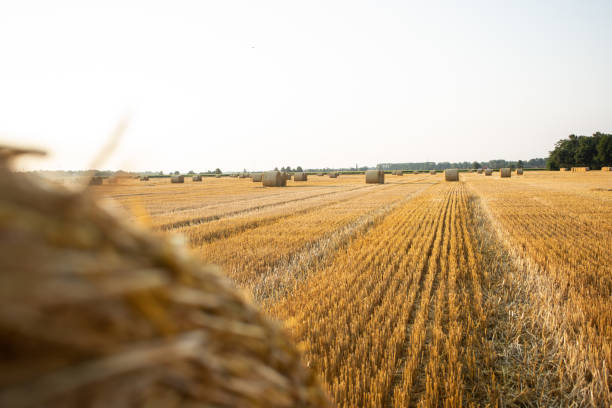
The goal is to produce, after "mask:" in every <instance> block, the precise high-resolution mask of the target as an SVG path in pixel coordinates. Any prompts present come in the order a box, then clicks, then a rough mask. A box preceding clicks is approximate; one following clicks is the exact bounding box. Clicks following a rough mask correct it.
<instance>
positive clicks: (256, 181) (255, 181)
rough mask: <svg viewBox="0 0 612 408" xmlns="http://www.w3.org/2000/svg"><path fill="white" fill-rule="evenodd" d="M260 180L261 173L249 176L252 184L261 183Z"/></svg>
mask: <svg viewBox="0 0 612 408" xmlns="http://www.w3.org/2000/svg"><path fill="white" fill-rule="evenodd" d="M262 178H263V175H262V174H261V173H252V174H251V179H252V180H253V183H261V180H262Z"/></svg>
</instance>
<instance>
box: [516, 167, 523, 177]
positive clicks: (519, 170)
mask: <svg viewBox="0 0 612 408" xmlns="http://www.w3.org/2000/svg"><path fill="white" fill-rule="evenodd" d="M516 175H517V176H522V175H523V169H521V168H520V167H519V168H518V169H516Z"/></svg>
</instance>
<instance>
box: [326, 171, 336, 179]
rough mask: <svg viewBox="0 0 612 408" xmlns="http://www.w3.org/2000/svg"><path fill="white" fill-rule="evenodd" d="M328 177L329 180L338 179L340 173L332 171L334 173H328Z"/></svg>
mask: <svg viewBox="0 0 612 408" xmlns="http://www.w3.org/2000/svg"><path fill="white" fill-rule="evenodd" d="M328 176H329V178H336V177H338V173H337V172H335V171H332V172H330V173H328Z"/></svg>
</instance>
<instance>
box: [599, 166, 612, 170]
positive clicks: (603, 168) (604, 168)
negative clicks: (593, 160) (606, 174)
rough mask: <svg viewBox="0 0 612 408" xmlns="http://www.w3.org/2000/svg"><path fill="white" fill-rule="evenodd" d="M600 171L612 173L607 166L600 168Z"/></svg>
mask: <svg viewBox="0 0 612 408" xmlns="http://www.w3.org/2000/svg"><path fill="white" fill-rule="evenodd" d="M601 171H612V167H608V166H606V167H602V168H601Z"/></svg>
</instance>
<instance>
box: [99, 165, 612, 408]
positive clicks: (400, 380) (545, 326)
mask: <svg viewBox="0 0 612 408" xmlns="http://www.w3.org/2000/svg"><path fill="white" fill-rule="evenodd" d="M187 180H188V181H187V182H186V183H185V184H183V185H170V184H169V183H168V181H167V180H157V181H155V182H150V183H139V182H138V181H132V180H130V181H127V182H125V184H123V185H122V184H116V185H108V186H107V185H104V186H102V187H95V188H94V189H95V191H97V192H98V193H99V194H101V195H103V196H104V197H110V198H113V199H114V200H115V202H116V203H117V205H119V206H122V207H124V208H126V209H128V211H130V212H132V214H133V218H134V220H135V222H141V223H147V224H149V225H151V226H152V227H153V228H154V229H157V230H159V231H162V232H164V233H175V232H176V233H181V234H182V235H183V236H185V237H186V239H187V240H188V241H189V242H190V243H191V245H192V247H193V250H194V252H195V254H196V255H197V256H199V257H200V258H201V259H202V260H203V261H204V262H210V263H216V264H219V265H220V266H221V267H222V268H223V270H224V272H225V273H226V274H227V275H228V276H229V277H230V278H231V279H232V280H233V281H234V282H235V283H236V285H238V286H240V287H242V288H244V289H245V290H246V291H247V292H248V293H250V294H251V296H253V297H254V299H255V300H256V301H257V302H259V303H260V304H261V306H262V307H263V308H264V309H265V310H267V312H268V313H269V314H271V315H272V316H274V317H276V318H278V319H280V320H282V321H283V322H284V323H285V325H286V327H287V330H288V331H289V332H290V333H291V335H292V336H293V337H294V339H295V341H296V342H298V343H299V344H300V346H301V347H302V348H303V350H304V353H305V363H306V364H308V365H309V366H310V367H311V368H313V369H314V370H315V371H316V372H318V374H319V375H320V378H321V380H322V382H323V383H324V385H325V387H326V389H327V390H328V393H329V395H330V396H331V398H332V399H333V400H334V401H335V402H336V404H337V406H341V407H355V406H371V407H404V406H422V407H427V406H431V407H442V406H449V407H452V406H487V405H488V406H517V407H518V406H576V407H579V406H597V407H609V406H610V404H612V399H611V387H612V381H611V380H612V377H611V375H610V368H611V367H612V350H611V347H612V346H611V345H612V300H611V299H612V244H611V242H612V191H611V190H612V173H607V174H604V173H600V172H589V173H584V174H578V173H566V174H562V173H553V172H537V173H530V172H526V174H525V175H524V176H521V177H517V176H515V175H513V177H512V178H510V179H500V178H499V176H498V175H494V176H492V177H485V176H483V175H477V174H462V175H461V180H462V181H460V182H458V183H447V182H444V181H443V176H442V175H440V174H438V175H435V176H434V175H405V176H401V177H398V176H387V180H386V181H387V183H386V184H384V185H366V184H364V183H363V176H341V177H339V178H338V179H329V178H327V177H316V176H311V177H310V178H309V181H308V182H306V183H298V182H289V185H288V187H287V188H280V189H279V188H276V189H275V188H262V187H261V185H260V184H257V183H252V182H251V181H250V180H249V179H205V180H204V181H203V182H202V183H193V184H192V183H190V182H189V179H187Z"/></svg>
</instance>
